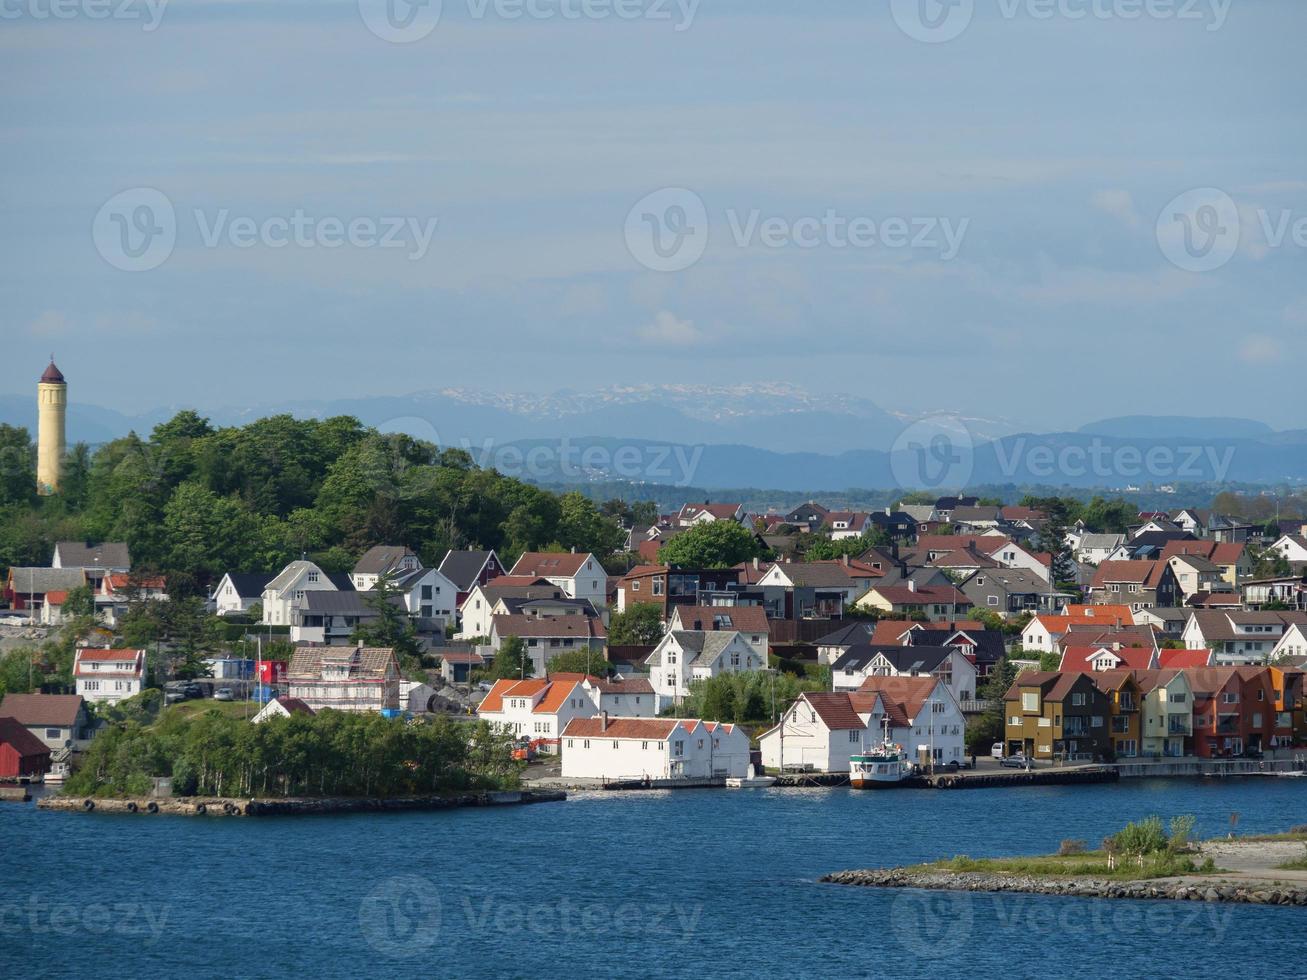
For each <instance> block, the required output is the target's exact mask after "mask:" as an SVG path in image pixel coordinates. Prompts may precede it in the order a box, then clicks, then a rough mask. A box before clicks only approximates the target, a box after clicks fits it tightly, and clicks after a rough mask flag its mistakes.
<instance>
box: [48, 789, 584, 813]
mask: <svg viewBox="0 0 1307 980" xmlns="http://www.w3.org/2000/svg"><path fill="white" fill-rule="evenodd" d="M565 799H567V794H566V793H563V792H560V791H553V790H505V791H496V792H487V793H451V794H444V795H438V796H395V797H385V798H380V797H327V798H312V797H293V798H286V799H233V798H230V797H227V798H222V797H216V798H215V797H185V798H179V799H149V798H145V797H141V798H138V799H120V798H105V799H95V798H83V797H76V796H51V797H46V798H45V799H43V800H41V801H39V802H38V803H37V804H36V805H37V807H39V808H40V809H42V810H63V811H70V812H76V813H121V814H129V815H134V816H155V815H159V814H164V815H166V814H171V815H174V816H186V817H281V816H307V815H310V814H329V813H394V812H403V811H412V810H448V809H453V808H457V807H477V806H524V805H526V804H530V803H557V802H559V801H561V800H565Z"/></svg>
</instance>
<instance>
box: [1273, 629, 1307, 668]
mask: <svg viewBox="0 0 1307 980" xmlns="http://www.w3.org/2000/svg"><path fill="white" fill-rule="evenodd" d="M1286 657H1288V658H1293V659H1294V660H1297V659H1300V658H1302V657H1307V626H1304V625H1303V624H1302V623H1294V624H1293V625H1291V626H1289V627H1288V628H1287V629H1286V630H1285V631H1284V635H1283V636H1281V637H1280V642H1279V643H1277V644H1275V648H1274V649H1273V650H1272V651H1271V663H1278V662H1279V661H1280V660H1281V659H1282V658H1286Z"/></svg>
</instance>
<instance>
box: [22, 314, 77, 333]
mask: <svg viewBox="0 0 1307 980" xmlns="http://www.w3.org/2000/svg"><path fill="white" fill-rule="evenodd" d="M27 332H28V333H29V334H31V335H32V336H33V337H62V336H64V335H65V334H67V333H68V317H66V316H64V315H63V314H62V313H60V312H59V311H58V310H46V311H45V312H43V313H42V314H41V315H40V316H38V317H37V318H36V319H35V320H33V321H32V322H31V323H29V324H28V325H27Z"/></svg>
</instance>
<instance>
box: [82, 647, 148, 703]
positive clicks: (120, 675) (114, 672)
mask: <svg viewBox="0 0 1307 980" xmlns="http://www.w3.org/2000/svg"><path fill="white" fill-rule="evenodd" d="M73 679H74V680H75V681H76V683H77V693H78V694H80V695H81V696H82V697H83V698H85V699H86V700H87V701H97V702H100V703H106V702H107V703H110V704H112V703H113V702H115V701H122V700H123V699H124V698H130V697H132V696H133V695H136V694H140V693H141V689H142V687H143V686H144V682H145V651H144V650H98V649H95V648H92V647H84V648H83V649H80V650H78V651H77V653H76V654H75V655H74V657H73Z"/></svg>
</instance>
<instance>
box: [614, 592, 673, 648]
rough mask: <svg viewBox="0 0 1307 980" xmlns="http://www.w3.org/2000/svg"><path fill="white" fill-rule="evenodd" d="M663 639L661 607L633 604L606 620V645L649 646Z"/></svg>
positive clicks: (639, 603)
mask: <svg viewBox="0 0 1307 980" xmlns="http://www.w3.org/2000/svg"><path fill="white" fill-rule="evenodd" d="M662 638H663V617H662V607H661V606H658V605H654V604H653V603H651V602H635V603H632V604H631V605H629V606H627V607H626V609H625V610H624V611H622V612H619V613H613V615H612V616H611V617H610V619H609V620H608V645H609V646H615V647H625V646H649V645H651V644H654V643H657V642H658V641H659V640H661V639H662Z"/></svg>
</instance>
